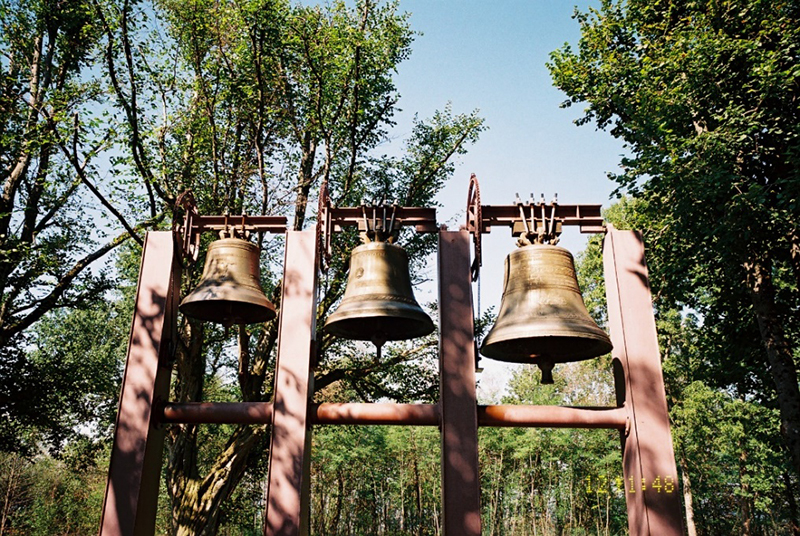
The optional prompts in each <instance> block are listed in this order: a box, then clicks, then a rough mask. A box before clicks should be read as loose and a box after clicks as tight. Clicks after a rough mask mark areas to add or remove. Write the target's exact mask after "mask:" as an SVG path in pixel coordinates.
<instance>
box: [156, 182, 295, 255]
mask: <svg viewBox="0 0 800 536" xmlns="http://www.w3.org/2000/svg"><path fill="white" fill-rule="evenodd" d="M175 205H176V206H178V207H181V208H183V223H181V224H179V223H177V222H176V223H174V224H173V226H172V228H173V232H174V233H175V235H176V239H177V240H178V241H179V244H180V248H179V251H180V253H181V257H182V258H183V259H185V260H187V261H189V262H195V261H197V257H198V255H199V253H200V235H201V234H202V233H204V232H207V231H217V232H220V233H226V234H231V236H234V235H240V237H241V238H247V237H248V236H249V235H250V233H254V232H261V233H276V234H283V233H285V232H286V221H287V220H286V217H285V216H251V215H249V214H239V215H231V214H222V215H218V216H201V215H200V214H199V213H198V211H197V204H196V202H195V199H194V194H193V193H192V191H191V190H186V191H185V192H183V193H182V194H180V195H179V196H178V199H177V200H176V201H175Z"/></svg>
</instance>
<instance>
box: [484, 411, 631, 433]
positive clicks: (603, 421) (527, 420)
mask: <svg viewBox="0 0 800 536" xmlns="http://www.w3.org/2000/svg"><path fill="white" fill-rule="evenodd" d="M478 425H479V426H491V427H520V428H521V427H526V428H612V429H618V430H625V429H627V427H628V410H627V409H625V408H605V407H600V408H596V407H591V408H590V407H583V408H581V407H567V406H517V405H503V406H478Z"/></svg>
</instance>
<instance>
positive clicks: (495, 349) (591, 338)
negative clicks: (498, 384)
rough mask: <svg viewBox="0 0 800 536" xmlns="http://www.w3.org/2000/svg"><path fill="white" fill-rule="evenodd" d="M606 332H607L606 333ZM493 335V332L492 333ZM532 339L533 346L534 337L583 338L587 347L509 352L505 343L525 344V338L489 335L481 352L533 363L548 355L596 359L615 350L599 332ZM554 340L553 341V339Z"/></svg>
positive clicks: (571, 359) (557, 360) (566, 359)
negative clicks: (500, 338)
mask: <svg viewBox="0 0 800 536" xmlns="http://www.w3.org/2000/svg"><path fill="white" fill-rule="evenodd" d="M604 334H605V333H604ZM490 335H491V334H490ZM530 339H532V341H531V342H530V345H531V346H535V345H536V342H535V341H533V339H538V340H540V341H541V340H542V339H581V340H583V341H585V343H586V345H587V348H586V349H584V350H581V351H577V352H571V353H570V352H565V353H558V352H539V353H528V354H525V353H520V352H509V351H504V350H503V345H504V344H505V343H510V342H515V344H524V343H523V342H521V341H523V340H524V338H523V339H517V338H507V339H505V340H499V341H493V340H491V339H490V338H489V337H487V338H486V339H484V340H483V342H482V343H481V346H480V349H479V352H480V354H481V355H482V356H484V357H487V358H489V359H494V360H495V361H503V362H507V363H532V364H536V363H537V362H539V361H541V360H542V358H544V357H547V358H548V359H551V360H553V362H555V363H572V362H575V361H586V360H588V359H594V358H597V357H600V356H603V355H606V354H607V353H609V352H611V350H613V348H614V346H613V345H612V344H611V339H609V338H608V336H607V335H606V336H605V337H603V336H601V335H599V334H596V335H594V334H586V335H584V336H576V335H575V333H574V332H572V333H570V334H569V335H566V334H564V335H560V334H558V333H553V334H550V335H540V336H536V337H530ZM551 342H552V341H551Z"/></svg>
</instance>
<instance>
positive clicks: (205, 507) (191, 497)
mask: <svg viewBox="0 0 800 536" xmlns="http://www.w3.org/2000/svg"><path fill="white" fill-rule="evenodd" d="M265 434H266V426H261V427H248V426H241V427H239V428H238V429H237V430H236V432H234V435H233V437H232V438H231V440H230V441H229V442H228V445H227V447H226V448H225V450H224V452H222V454H220V455H219V456H218V457H217V459H216V460H215V462H214V466H213V467H212V468H211V469H210V470H209V471H208V473H207V474H206V476H205V477H204V478H202V479H201V478H185V477H181V478H172V479H171V480H170V484H171V486H173V487H174V486H176V485H177V486H180V488H181V489H180V490H179V493H176V491H175V490H173V491H172V492H171V494H172V495H173V496H174V497H176V498H177V499H178V500H177V501H174V502H173V504H172V529H173V533H174V534H175V536H214V535H216V534H217V530H218V528H219V516H220V507H221V506H222V503H223V501H224V500H225V499H227V498H228V496H229V495H230V494H231V492H232V491H233V489H234V488H235V487H236V485H237V484H238V483H239V481H240V480H241V478H242V476H243V475H244V471H245V469H246V461H247V457H248V455H249V453H250V450H251V449H252V448H253V446H255V445H256V444H258V443H259V441H260V440H261V438H262V437H263V436H264V435H265Z"/></svg>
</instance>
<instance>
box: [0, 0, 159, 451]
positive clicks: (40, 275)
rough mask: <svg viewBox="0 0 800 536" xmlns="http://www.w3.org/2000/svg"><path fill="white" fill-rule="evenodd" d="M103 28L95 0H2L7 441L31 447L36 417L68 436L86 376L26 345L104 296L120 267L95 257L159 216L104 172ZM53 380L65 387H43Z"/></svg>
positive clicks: (107, 132) (0, 267)
mask: <svg viewBox="0 0 800 536" xmlns="http://www.w3.org/2000/svg"><path fill="white" fill-rule="evenodd" d="M98 35H99V34H98V29H97V27H96V26H95V24H94V19H93V11H92V4H91V3H90V2H84V1H80V0H76V1H67V2H52V1H49V0H42V1H35V2H17V1H15V0H3V1H2V2H0V184H1V185H2V186H0V187H1V188H2V193H0V384H2V386H3V388H2V389H0V413H2V414H3V415H4V419H3V422H2V425H0V448H2V449H4V450H21V449H22V450H24V449H26V448H31V447H32V445H30V444H29V443H26V439H25V438H26V435H27V432H28V431H30V430H31V429H32V428H38V429H40V430H42V431H44V432H46V433H49V434H50V435H61V436H63V435H64V434H65V433H66V432H67V431H68V428H69V425H68V424H67V422H66V419H65V422H61V418H60V415H59V409H58V408H57V407H56V406H57V402H56V399H57V398H60V399H61V402H64V401H67V402H69V401H72V400H73V399H74V397H73V396H72V394H74V391H69V390H68V389H70V388H74V387H77V386H76V385H73V386H68V385H64V384H63V382H64V381H66V380H65V376H64V373H65V372H66V371H64V370H61V371H57V370H56V368H57V367H55V368H54V367H53V366H51V365H53V364H55V361H54V359H51V358H45V357H43V356H42V355H41V354H37V355H31V354H30V353H29V352H28V351H27V349H28V348H30V346H31V345H36V344H37V343H38V341H37V338H38V335H37V336H34V337H31V333H30V330H31V328H32V326H34V325H35V324H36V323H37V322H38V321H40V320H42V319H43V318H45V317H46V316H47V315H48V314H50V313H52V314H53V315H55V316H54V318H53V321H56V318H59V315H60V319H61V320H64V318H65V317H66V316H69V315H68V313H65V312H63V309H65V308H75V307H89V306H91V305H92V303H93V302H96V301H97V300H100V299H102V298H103V296H104V295H105V293H106V292H107V291H108V290H109V289H110V288H112V287H113V279H112V278H111V277H110V276H109V273H108V272H107V271H105V270H100V269H90V267H93V266H95V265H96V264H98V261H99V260H100V259H102V258H103V257H104V256H106V255H107V254H108V253H109V252H111V251H113V250H114V249H115V248H117V247H118V246H119V245H120V244H123V243H124V242H125V241H127V240H129V239H130V238H133V239H134V240H136V241H139V242H141V236H140V232H141V230H142V229H144V228H146V227H148V226H151V225H152V224H154V223H155V221H157V220H158V218H157V217H156V218H153V216H154V215H148V216H145V217H142V218H137V217H136V216H135V215H132V214H130V211H128V210H127V209H122V208H120V207H119V206H118V205H116V200H115V199H113V197H112V196H111V195H109V194H110V193H111V192H114V191H115V189H116V188H121V187H122V185H120V184H112V183H108V182H105V183H104V184H101V183H102V182H104V176H105V171H106V170H105V169H103V168H104V167H105V165H104V164H103V162H107V161H108V151H109V150H110V148H111V147H112V146H113V144H114V132H115V129H114V128H113V126H111V125H109V124H108V123H107V121H105V119H104V113H105V112H104V111H103V110H104V109H105V102H104V97H103V94H102V91H101V90H100V82H99V76H100V75H99V74H98V71H97V70H96V68H97V61H96V59H97V57H96V52H97V45H98ZM118 191H121V190H118ZM126 191H127V192H129V193H130V189H127V190H126ZM96 220H103V221H102V222H100V221H96ZM132 222H136V223H132ZM40 335H41V333H40ZM48 363H49V364H48ZM75 364H76V365H77V362H75ZM59 382H62V384H59ZM48 388H52V389H53V390H61V391H60V394H58V395H55V396H54V397H53V398H51V397H49V396H35V395H34V393H37V392H38V393H41V392H45V393H51V392H52V391H49V390H48ZM72 409H74V408H72ZM68 411H71V410H68ZM6 416H7V417H8V418H5V417H6ZM23 422H24V423H25V424H21V423H23Z"/></svg>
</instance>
